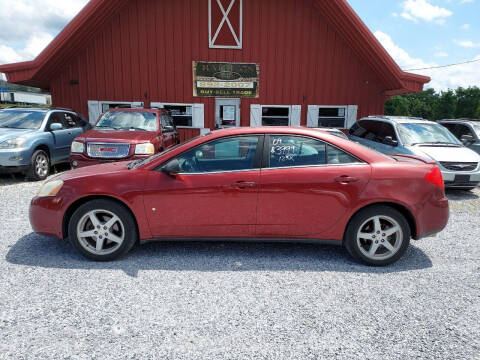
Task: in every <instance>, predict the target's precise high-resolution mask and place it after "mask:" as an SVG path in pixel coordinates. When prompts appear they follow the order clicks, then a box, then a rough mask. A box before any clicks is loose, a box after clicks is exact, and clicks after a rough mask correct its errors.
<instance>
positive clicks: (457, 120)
mask: <svg viewBox="0 0 480 360" xmlns="http://www.w3.org/2000/svg"><path fill="white" fill-rule="evenodd" d="M438 122H440V123H446V124H448V123H462V124H476V125H479V124H480V120H475V119H467V118H465V119H463V118H462V119H442V120H439V121H438Z"/></svg>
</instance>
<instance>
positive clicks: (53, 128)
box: [50, 123, 63, 131]
mask: <svg viewBox="0 0 480 360" xmlns="http://www.w3.org/2000/svg"><path fill="white" fill-rule="evenodd" d="M57 130H63V125H62V124H60V123H53V124H50V131H57Z"/></svg>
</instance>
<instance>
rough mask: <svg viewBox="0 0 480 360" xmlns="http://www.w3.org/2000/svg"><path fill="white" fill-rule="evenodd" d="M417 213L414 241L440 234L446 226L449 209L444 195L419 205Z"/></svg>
mask: <svg viewBox="0 0 480 360" xmlns="http://www.w3.org/2000/svg"><path fill="white" fill-rule="evenodd" d="M420 206H421V208H420V209H418V212H417V234H416V237H415V240H419V239H422V238H425V237H429V236H432V235H434V234H437V233H439V232H441V231H442V230H443V229H445V227H446V226H447V224H448V219H449V217H450V207H449V205H448V199H447V197H446V196H445V195H443V196H441V197H439V198H433V199H431V200H430V201H428V202H427V203H425V204H422V205H420Z"/></svg>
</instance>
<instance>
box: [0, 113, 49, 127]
mask: <svg viewBox="0 0 480 360" xmlns="http://www.w3.org/2000/svg"><path fill="white" fill-rule="evenodd" d="M44 118H45V113H44V112H43V111H28V110H25V111H23V110H22V111H19V110H2V111H0V128H7V129H29V130H38V129H40V126H42V122H43V119H44Z"/></svg>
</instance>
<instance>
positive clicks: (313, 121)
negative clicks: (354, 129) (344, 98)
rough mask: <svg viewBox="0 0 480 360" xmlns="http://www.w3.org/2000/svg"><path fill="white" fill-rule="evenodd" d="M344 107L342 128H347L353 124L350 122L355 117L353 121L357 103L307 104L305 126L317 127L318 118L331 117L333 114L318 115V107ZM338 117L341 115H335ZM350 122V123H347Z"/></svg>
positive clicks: (355, 115)
mask: <svg viewBox="0 0 480 360" xmlns="http://www.w3.org/2000/svg"><path fill="white" fill-rule="evenodd" d="M321 108H322V109H337V108H338V109H345V116H344V118H345V121H344V123H343V125H344V127H343V128H345V129H346V128H349V126H351V125H353V123H352V124H350V123H351V121H352V119H353V118H355V121H356V119H357V110H358V105H308V111H307V127H311V128H317V127H319V125H318V120H319V119H320V118H331V117H335V116H322V117H321V116H319V109H321ZM337 117H338V118H341V116H337ZM349 124H350V125H349ZM332 129H333V128H332Z"/></svg>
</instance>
